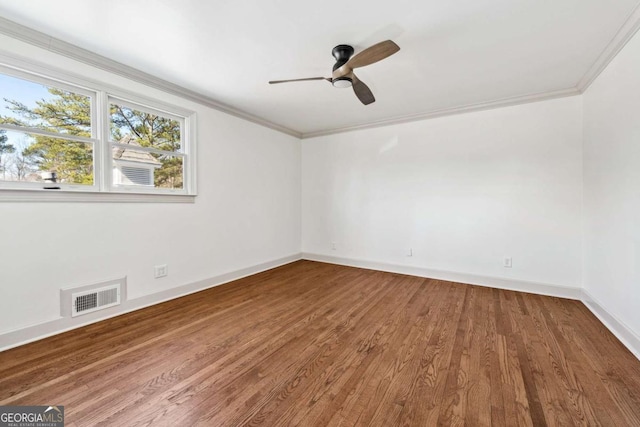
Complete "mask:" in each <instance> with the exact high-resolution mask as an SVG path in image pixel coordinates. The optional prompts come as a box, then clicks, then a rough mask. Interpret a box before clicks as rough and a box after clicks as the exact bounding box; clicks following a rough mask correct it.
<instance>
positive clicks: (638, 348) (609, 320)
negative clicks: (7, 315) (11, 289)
mask: <svg viewBox="0 0 640 427" xmlns="http://www.w3.org/2000/svg"><path fill="white" fill-rule="evenodd" d="M300 259H305V260H310V261H319V262H325V263H329V264H338V265H346V266H351V267H359V268H366V269H370V270H379V271H387V272H391V273H400V274H407V275H411V276H418V277H427V278H432V279H438V280H446V281H450V282H457V283H467V284H471V285H478V286H485V287H492V288H498V289H506V290H511V291H519V292H528V293H533V294H539V295H548V296H554V297H560V298H569V299H574V300H580V301H582V302H583V303H584V305H586V306H587V308H588V309H589V310H591V312H592V313H593V314H594V315H595V316H596V317H597V318H598V319H599V320H600V321H601V322H602V323H603V324H604V325H605V326H606V327H607V328H608V329H609V330H610V331H611V333H613V334H614V335H615V336H616V337H617V338H618V339H619V340H620V341H621V342H622V343H623V344H624V345H625V346H626V347H627V348H628V349H629V351H631V353H633V354H634V355H635V356H636V357H637V358H638V359H640V337H639V336H638V335H636V334H635V332H633V331H632V330H631V329H630V328H629V327H628V326H627V325H625V324H624V322H622V321H621V320H619V319H618V318H617V317H616V316H614V315H613V314H611V313H609V311H607V310H606V309H605V308H604V307H603V306H602V304H600V303H599V302H597V301H596V300H595V299H594V298H593V297H592V296H591V294H589V292H587V291H586V290H584V289H581V288H578V287H569V286H559V285H552V284H547V283H537V282H529V281H524V280H516V279H509V278H504V277H491V276H482V275H478V274H469V273H457V272H453V271H444V270H435V269H428V268H422V267H415V266H408V265H399V264H389V263H382V262H376V261H367V260H360V259H353V258H344V257H336V256H330V255H321V254H313V253H301V254H300V253H297V254H292V255H289V256H286V257H283V258H278V259H275V260H272V261H267V262H264V263H261V264H257V265H254V266H251V267H246V268H243V269H240V270H236V271H231V272H228V273H225V274H221V275H219V276H215V277H211V278H209V279H205V280H201V281H198V282H194V283H190V284H187V285H184V286H179V287H177V288H172V289H167V290H166V291H162V292H158V293H155V294H151V295H146V296H144V297H140V298H135V299H132V300H128V301H125V302H124V303H122V304H121V305H119V306H116V307H111V308H109V309H106V310H104V311H99V312H95V313H90V314H87V315H85V316H82V317H75V318H71V317H59V318H57V319H54V320H51V321H49V322H44V323H39V324H37V325H32V326H28V327H26V328H22V329H17V330H14V331H9V332H5V333H3V334H0V351H4V350H8V349H10V348H13V347H18V346H20V345H23V344H27V343H30V342H33V341H37V340H40V339H42V338H46V337H49V336H52V335H56V334H60V333H62V332H66V331H69V330H72V329H76V328H80V327H82V326H86V325H89V324H92V323H96V322H99V321H101V320H106V319H109V318H112V317H116V316H120V315H122V314H125V313H130V312H132V311H136V310H140V309H142V308H145V307H149V306H152V305H155V304H159V303H162V302H165V301H169V300H172V299H175V298H179V297H182V296H185V295H189V294H192V293H195V292H199V291H202V290H205V289H209V288H212V287H215V286H219V285H222V284H225V283H228V282H231V281H234V280H238V279H241V278H243V277H247V276H251V275H252V274H257V273H260V272H263V271H266V270H270V269H272V268H275V267H279V266H281V265H285V264H289V263H291V262H294V261H298V260H300Z"/></svg>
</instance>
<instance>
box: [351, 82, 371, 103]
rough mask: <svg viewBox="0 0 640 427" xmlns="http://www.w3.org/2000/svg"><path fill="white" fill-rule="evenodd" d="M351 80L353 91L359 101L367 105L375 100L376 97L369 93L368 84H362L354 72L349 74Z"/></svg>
mask: <svg viewBox="0 0 640 427" xmlns="http://www.w3.org/2000/svg"><path fill="white" fill-rule="evenodd" d="M351 80H352V82H353V92H354V93H355V94H356V96H357V97H358V99H359V100H360V102H362V103H363V104H364V105H369V104H371V103H372V102H376V98H375V97H374V96H373V93H371V89H369V86H367V85H366V84H364V83H363V82H362V81H361V80H360V79H359V78H357V77H356V75H355V74H352V75H351Z"/></svg>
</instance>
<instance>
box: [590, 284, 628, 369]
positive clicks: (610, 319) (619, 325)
mask: <svg viewBox="0 0 640 427" xmlns="http://www.w3.org/2000/svg"><path fill="white" fill-rule="evenodd" d="M582 303H583V304H584V305H586V306H587V308H588V309H589V310H591V312H592V313H593V314H594V316H596V317H597V318H598V319H599V320H600V321H601V322H602V323H603V324H604V325H605V326H606V327H607V329H609V331H611V333H612V334H613V335H615V336H616V338H618V339H619V340H620V342H622V344H624V346H625V347H627V348H628V349H629V351H630V352H631V353H633V355H634V356H636V357H637V358H638V359H639V360H640V337H639V336H638V335H637V334H636V333H635V332H633V330H631V328H629V327H628V326H627V325H626V324H625V323H624V322H623V321H621V320H620V319H618V318H617V317H616V316H614V315H613V314H612V313H610V312H609V311H608V310H607V309H606V308H604V306H603V305H602V304H600V303H599V302H598V301H596V299H595V298H593V296H592V295H591V294H590V293H589V292H588V291H586V290H585V289H582Z"/></svg>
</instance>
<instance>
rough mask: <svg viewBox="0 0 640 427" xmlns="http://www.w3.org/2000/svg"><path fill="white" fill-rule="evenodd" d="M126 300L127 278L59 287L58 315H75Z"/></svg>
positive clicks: (118, 303) (101, 308)
mask: <svg viewBox="0 0 640 427" xmlns="http://www.w3.org/2000/svg"><path fill="white" fill-rule="evenodd" d="M125 301H127V278H126V277H122V278H120V279H114V280H109V281H106V282H101V283H95V284H93V285H86V286H80V287H74V288H66V289H60V316H62V317H76V316H80V315H82V314H87V313H92V312H94V311H98V310H103V309H105V308H109V307H113V306H115V305H120V304H121V303H123V302H125Z"/></svg>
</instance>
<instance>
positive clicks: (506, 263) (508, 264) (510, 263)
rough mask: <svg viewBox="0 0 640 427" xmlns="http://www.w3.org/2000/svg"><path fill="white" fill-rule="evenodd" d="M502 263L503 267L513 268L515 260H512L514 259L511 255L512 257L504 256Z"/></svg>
mask: <svg viewBox="0 0 640 427" xmlns="http://www.w3.org/2000/svg"><path fill="white" fill-rule="evenodd" d="M502 265H503V267H504V268H511V267H513V261H512V259H511V257H510V256H506V257H504V260H503V262H502Z"/></svg>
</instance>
